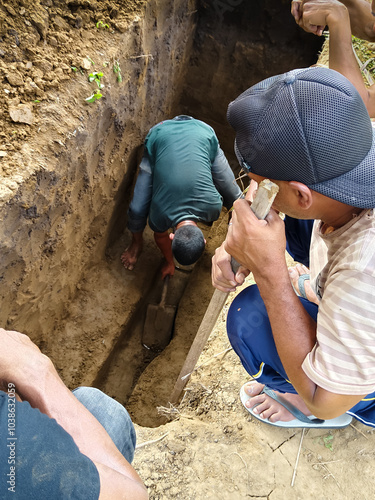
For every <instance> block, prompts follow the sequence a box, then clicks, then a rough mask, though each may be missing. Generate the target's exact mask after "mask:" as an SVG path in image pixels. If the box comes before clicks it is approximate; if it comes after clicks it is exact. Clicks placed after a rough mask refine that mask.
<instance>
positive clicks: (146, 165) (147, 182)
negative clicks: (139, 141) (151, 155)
mask: <svg viewBox="0 0 375 500" xmlns="http://www.w3.org/2000/svg"><path fill="white" fill-rule="evenodd" d="M151 199H152V170H151V165H150V161H149V159H148V156H147V154H146V153H145V154H144V156H143V158H142V161H141V163H140V166H139V173H138V177H137V180H136V183H135V187H134V193H133V198H132V201H131V202H130V205H129V210H128V229H129V231H131V232H132V233H138V232H141V231H143V230H144V228H145V227H146V224H147V217H148V214H149V211H150V205H151Z"/></svg>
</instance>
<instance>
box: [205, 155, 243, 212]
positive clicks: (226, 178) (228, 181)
mask: <svg viewBox="0 0 375 500" xmlns="http://www.w3.org/2000/svg"><path fill="white" fill-rule="evenodd" d="M211 171H212V179H213V181H214V184H215V187H216V189H217V190H218V191H219V193H220V194H221V196H222V197H223V204H224V206H225V207H226V208H227V209H228V210H229V209H230V208H231V207H232V205H233V203H234V202H235V201H236V200H237V199H238V198H241V197H242V192H241V189H240V188H239V186H238V184H237V182H236V179H235V177H234V174H233V171H232V169H231V168H230V165H229V163H228V160H227V159H226V157H225V154H224V152H223V150H222V149H221V148H220V147H218V149H217V154H216V156H215V159H214V162H213V163H212V167H211Z"/></svg>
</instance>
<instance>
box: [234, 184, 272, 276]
mask: <svg viewBox="0 0 375 500" xmlns="http://www.w3.org/2000/svg"><path fill="white" fill-rule="evenodd" d="M278 192H279V186H278V185H277V184H275V183H274V182H272V181H270V180H269V179H263V180H262V181H261V182H260V184H259V186H258V190H257V192H256V193H255V197H254V200H253V202H252V204H251V210H252V211H253V212H254V214H255V215H256V216H257V217H258V219H260V220H263V219H265V218H266V217H267V215H268V214H269V211H270V210H271V207H272V203H273V202H274V199H275V197H276V195H277V193H278ZM240 265H241V264H239V263H238V262H237V261H236V259H234V258H233V257H232V260H231V266H232V271H233V273H234V274H236V272H237V271H238V269H239V267H240Z"/></svg>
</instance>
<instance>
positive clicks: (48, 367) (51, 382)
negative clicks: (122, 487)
mask: <svg viewBox="0 0 375 500" xmlns="http://www.w3.org/2000/svg"><path fill="white" fill-rule="evenodd" d="M39 356H40V358H39V360H37V361H38V366H39V367H38V370H37V371H33V373H34V375H32V376H31V377H30V376H29V377H26V376H25V378H24V379H22V378H21V377H19V376H18V377H17V380H16V381H15V385H16V390H17V391H18V392H19V394H20V395H21V397H22V399H23V400H25V401H28V402H29V403H30V405H31V406H32V407H34V408H38V409H39V410H40V411H41V412H42V413H45V414H46V415H48V416H49V417H50V418H53V419H55V420H56V421H57V423H58V424H59V425H61V427H63V429H64V430H65V431H66V432H67V433H68V434H70V435H71V436H72V438H73V439H74V441H75V443H76V445H77V446H78V448H79V450H80V452H81V453H82V454H84V455H86V456H87V457H89V458H90V459H91V460H92V461H93V462H94V463H95V465H97V466H98V465H99V466H100V465H102V466H103V467H102V469H103V470H106V468H108V469H111V470H113V471H116V473H118V474H119V475H118V476H116V477H118V478H119V480H122V479H121V476H122V478H123V480H124V481H126V482H128V483H129V484H130V485H131V489H134V491H138V490H139V491H140V492H142V491H143V485H142V481H141V479H140V478H139V476H138V474H137V473H136V472H135V470H134V469H133V467H132V466H131V465H130V464H129V463H128V462H127V461H126V460H125V458H124V457H123V456H122V454H121V453H120V452H119V450H118V449H117V447H116V446H115V444H114V443H113V441H112V440H111V438H110V437H109V435H108V434H107V432H106V430H105V429H104V428H103V427H102V425H101V424H100V423H99V422H98V420H96V418H95V417H94V416H93V415H92V414H91V413H90V412H89V411H88V410H87V409H86V408H85V406H83V405H82V404H81V403H80V402H79V401H78V400H77V398H76V397H75V396H74V395H73V394H72V393H71V391H69V389H68V388H67V387H66V386H65V385H64V383H63V382H62V380H61V379H60V377H59V376H58V374H57V372H56V370H55V368H54V366H53V364H52V363H51V361H50V360H49V359H48V358H46V357H45V356H43V355H42V354H40V355H39ZM26 374H27V371H26V372H25V375H26ZM35 374H37V376H36V375H35ZM101 481H102V477H101ZM124 498H126V497H124ZM129 498H130V497H129ZM133 498H137V497H133ZM138 498H147V495H146V496H142V495H141V496H140V497H138Z"/></svg>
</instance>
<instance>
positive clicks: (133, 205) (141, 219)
mask: <svg viewBox="0 0 375 500" xmlns="http://www.w3.org/2000/svg"><path fill="white" fill-rule="evenodd" d="M211 172H212V180H213V182H214V184H215V187H216V189H217V190H218V191H219V193H220V194H221V196H222V197H223V204H224V206H225V207H226V208H228V210H229V209H230V208H231V207H232V204H233V201H234V200H237V199H238V198H240V197H241V196H242V193H241V190H240V188H239V187H238V185H237V182H236V179H235V177H234V174H233V171H232V169H231V168H230V165H229V163H228V160H227V159H226V157H225V155H224V152H223V150H222V149H221V148H220V147H219V148H218V151H217V154H216V157H215V159H214V162H213V164H212V167H211ZM151 199H152V170H151V165H150V161H149V159H148V157H147V155H146V154H145V155H144V156H143V158H142V161H141V163H140V165H139V173H138V177H137V181H136V183H135V187H134V193H133V198H132V201H131V202H130V205H129V210H128V229H129V231H131V232H132V233H140V232H141V231H143V230H144V228H145V227H146V224H147V217H148V214H149V211H150V205H151Z"/></svg>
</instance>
